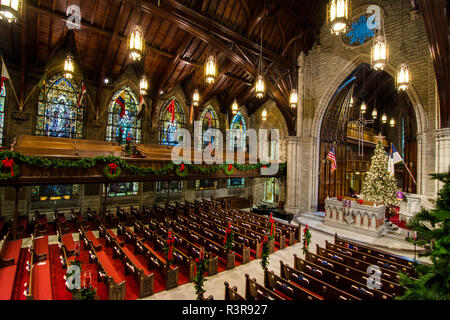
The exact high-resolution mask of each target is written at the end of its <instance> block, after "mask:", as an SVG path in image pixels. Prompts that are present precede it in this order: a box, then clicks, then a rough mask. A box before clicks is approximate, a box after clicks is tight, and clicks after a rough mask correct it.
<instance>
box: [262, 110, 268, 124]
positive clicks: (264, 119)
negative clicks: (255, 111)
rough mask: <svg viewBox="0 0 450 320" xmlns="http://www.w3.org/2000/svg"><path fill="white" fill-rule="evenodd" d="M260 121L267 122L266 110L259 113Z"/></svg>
mask: <svg viewBox="0 0 450 320" xmlns="http://www.w3.org/2000/svg"><path fill="white" fill-rule="evenodd" d="M261 120H262V121H266V120H267V110H266V109H264V110H263V111H262V112H261Z"/></svg>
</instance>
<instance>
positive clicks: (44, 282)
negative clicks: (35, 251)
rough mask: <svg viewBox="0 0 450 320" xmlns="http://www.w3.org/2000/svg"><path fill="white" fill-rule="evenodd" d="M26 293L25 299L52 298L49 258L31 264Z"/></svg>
mask: <svg viewBox="0 0 450 320" xmlns="http://www.w3.org/2000/svg"><path fill="white" fill-rule="evenodd" d="M27 293H28V294H27V300H53V294H52V281H51V276H50V262H49V260H44V261H40V262H39V261H34V263H33V264H32V265H31V268H30V278H29V285H28V288H27Z"/></svg>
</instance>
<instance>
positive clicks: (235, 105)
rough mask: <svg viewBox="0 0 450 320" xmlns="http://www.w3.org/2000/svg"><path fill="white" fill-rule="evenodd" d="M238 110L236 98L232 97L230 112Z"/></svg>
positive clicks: (234, 112) (233, 112)
mask: <svg viewBox="0 0 450 320" xmlns="http://www.w3.org/2000/svg"><path fill="white" fill-rule="evenodd" d="M238 110H239V105H238V103H237V100H236V99H234V101H233V104H232V105H231V113H232V114H236V113H237V112H238Z"/></svg>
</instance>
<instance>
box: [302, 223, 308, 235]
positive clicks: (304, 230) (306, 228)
mask: <svg viewBox="0 0 450 320" xmlns="http://www.w3.org/2000/svg"><path fill="white" fill-rule="evenodd" d="M307 230H308V225H306V227H305V229H303V233H306V231H307Z"/></svg>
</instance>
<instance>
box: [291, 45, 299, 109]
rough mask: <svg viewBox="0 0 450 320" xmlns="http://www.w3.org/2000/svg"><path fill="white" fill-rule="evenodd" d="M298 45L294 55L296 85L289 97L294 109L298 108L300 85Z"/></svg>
mask: <svg viewBox="0 0 450 320" xmlns="http://www.w3.org/2000/svg"><path fill="white" fill-rule="evenodd" d="M296 61H297V43H295V53H294V85H293V88H292V91H291V95H290V96H289V104H290V106H291V108H292V109H295V108H297V104H298V94H297V89H296V88H297V85H298V80H297V68H296V67H297V63H296Z"/></svg>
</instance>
